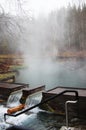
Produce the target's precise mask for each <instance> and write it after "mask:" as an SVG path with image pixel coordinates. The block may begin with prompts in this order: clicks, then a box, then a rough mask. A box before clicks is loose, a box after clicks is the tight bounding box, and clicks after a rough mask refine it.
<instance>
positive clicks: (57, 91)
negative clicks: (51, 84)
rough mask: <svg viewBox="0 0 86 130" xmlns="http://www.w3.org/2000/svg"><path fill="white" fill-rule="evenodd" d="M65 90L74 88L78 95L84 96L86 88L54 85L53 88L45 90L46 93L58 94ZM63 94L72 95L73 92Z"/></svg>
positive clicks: (85, 95)
mask: <svg viewBox="0 0 86 130" xmlns="http://www.w3.org/2000/svg"><path fill="white" fill-rule="evenodd" d="M65 90H75V91H77V92H78V94H79V96H81V97H86V89H85V88H66V87H64V88H63V87H62V88H61V87H56V88H55V89H51V90H49V91H47V93H52V94H59V93H61V92H63V91H65ZM64 95H74V93H72V92H71V93H65V94H64Z"/></svg>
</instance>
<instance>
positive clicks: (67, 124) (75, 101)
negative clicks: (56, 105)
mask: <svg viewBox="0 0 86 130" xmlns="http://www.w3.org/2000/svg"><path fill="white" fill-rule="evenodd" d="M77 102H78V100H74V101H72V100H71V101H66V102H65V114H66V130H71V129H70V128H68V127H69V122H68V104H69V103H71V104H73V103H74V104H75V103H77Z"/></svg>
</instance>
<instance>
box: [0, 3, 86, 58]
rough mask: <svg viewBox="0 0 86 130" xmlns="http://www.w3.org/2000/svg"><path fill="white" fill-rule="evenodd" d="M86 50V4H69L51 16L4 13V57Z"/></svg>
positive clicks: (0, 42) (0, 34)
mask: <svg viewBox="0 0 86 130" xmlns="http://www.w3.org/2000/svg"><path fill="white" fill-rule="evenodd" d="M85 51H86V4H85V3H83V4H82V6H78V7H77V6H76V5H72V6H71V5H70V4H69V5H68V7H67V8H65V7H63V8H60V9H57V10H55V11H52V12H51V13H50V14H49V15H48V16H47V17H45V16H43V15H39V16H38V17H37V18H35V17H34V16H30V15H29V14H28V16H26V14H25V15H23V16H12V15H10V14H6V13H5V12H4V11H1V13H0V54H16V53H22V54H28V55H30V56H31V55H33V56H40V57H42V56H53V55H55V56H58V55H61V53H64V52H71V53H76V52H78V53H79V52H84V53H85Z"/></svg>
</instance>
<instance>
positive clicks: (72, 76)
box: [0, 59, 86, 130]
mask: <svg viewBox="0 0 86 130" xmlns="http://www.w3.org/2000/svg"><path fill="white" fill-rule="evenodd" d="M28 66H29V67H28V68H25V69H22V70H20V72H19V73H20V75H19V76H18V77H16V82H22V83H28V84H29V85H30V88H34V87H36V86H39V85H44V84H45V85H46V90H48V89H50V88H53V87H56V86H69V87H71V86H72V87H86V79H85V77H86V73H85V72H86V60H85V59H82V60H81V59H78V60H77V59H68V60H60V59H59V60H58V62H57V61H55V60H54V61H53V60H51V59H49V60H46V59H45V60H39V59H35V60H30V61H28ZM17 98H18V97H17ZM10 100H12V99H10ZM10 100H9V101H10ZM15 100H16V99H15ZM34 101H35V102H34ZM36 101H37V100H36V99H35V100H34V99H33V100H32V101H31V104H30V105H32V104H34V103H36ZM10 102H11V101H10ZM27 102H28V100H27ZM11 103H12V102H11ZM6 109H7V108H5V107H4V106H1V111H0V122H1V123H0V124H2V125H0V128H1V130H4V129H5V128H6V127H8V126H9V125H7V124H5V123H4V121H3V114H4V113H5V112H6ZM33 112H34V113H33V114H31V115H28V113H25V114H22V115H21V116H18V117H16V118H14V119H12V118H11V117H10V118H9V121H13V123H14V124H16V125H23V126H25V127H27V128H32V129H34V130H58V129H59V128H60V127H61V126H62V125H65V119H64V117H61V116H56V115H54V114H51V113H47V112H45V111H41V110H39V109H38V108H36V109H34V110H33ZM20 119H21V120H20Z"/></svg>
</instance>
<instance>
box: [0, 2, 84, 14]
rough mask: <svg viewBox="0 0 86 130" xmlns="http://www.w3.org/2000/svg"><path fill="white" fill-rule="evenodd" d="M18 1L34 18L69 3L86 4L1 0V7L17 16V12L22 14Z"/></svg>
mask: <svg viewBox="0 0 86 130" xmlns="http://www.w3.org/2000/svg"><path fill="white" fill-rule="evenodd" d="M18 1H19V2H20V3H21V5H22V6H21V7H22V9H23V10H24V11H26V12H28V11H31V13H32V14H33V16H38V15H39V14H41V13H42V14H44V15H47V14H48V13H49V12H50V11H52V10H55V9H57V8H60V7H64V6H65V7H67V6H68V4H69V3H70V4H76V5H78V4H79V3H80V4H81V2H83V1H84V2H86V0H0V5H1V6H2V7H3V8H4V10H5V11H6V12H9V13H12V14H15V12H17V13H18V12H19V11H20V12H21V7H20V5H19V4H18Z"/></svg>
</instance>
